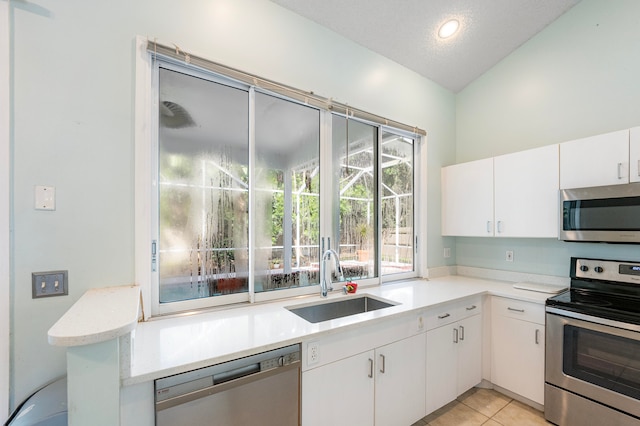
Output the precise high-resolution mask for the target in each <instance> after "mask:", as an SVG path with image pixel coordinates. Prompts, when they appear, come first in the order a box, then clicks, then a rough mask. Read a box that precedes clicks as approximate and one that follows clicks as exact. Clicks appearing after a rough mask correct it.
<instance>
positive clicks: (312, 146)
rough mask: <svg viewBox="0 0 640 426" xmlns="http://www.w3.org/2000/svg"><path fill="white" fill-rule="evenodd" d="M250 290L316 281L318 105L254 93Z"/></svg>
mask: <svg viewBox="0 0 640 426" xmlns="http://www.w3.org/2000/svg"><path fill="white" fill-rule="evenodd" d="M255 109H256V114H255V116H256V125H255V128H256V167H255V170H256V171H255V182H256V184H255V186H256V191H255V200H256V202H255V214H254V215H253V218H254V220H255V227H256V232H255V235H256V240H255V248H254V254H255V268H254V270H255V291H256V292H264V291H270V290H279V289H287V288H294V287H305V286H309V285H314V284H318V282H319V277H318V259H319V258H320V252H319V245H318V243H319V238H320V161H319V158H320V111H319V110H317V109H315V108H310V107H307V106H304V105H300V104H298V103H294V102H290V101H287V100H283V99H281V98H277V97H274V96H269V95H266V94H264V93H256V96H255Z"/></svg>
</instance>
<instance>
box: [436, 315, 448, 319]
mask: <svg viewBox="0 0 640 426" xmlns="http://www.w3.org/2000/svg"><path fill="white" fill-rule="evenodd" d="M450 316H451V314H444V315H438V319H445V318H449V317H450Z"/></svg>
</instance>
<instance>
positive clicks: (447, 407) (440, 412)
mask: <svg viewBox="0 0 640 426" xmlns="http://www.w3.org/2000/svg"><path fill="white" fill-rule="evenodd" d="M458 404H460V403H459V402H458V401H451V402H450V403H448V404H447V405H445V406H444V407H441V408H438V409H437V410H436V411H434V412H433V413H431V414H429V415H428V416H427V417H424V418H423V419H422V420H424V422H425V423H427V424H428V423H429V422H432V421H434V420H435V419H437V418H438V417H440V416H441V415H443V414H445V413H447V412H449V411H450V410H451V409H452V408H453V407H455V406H456V405H458Z"/></svg>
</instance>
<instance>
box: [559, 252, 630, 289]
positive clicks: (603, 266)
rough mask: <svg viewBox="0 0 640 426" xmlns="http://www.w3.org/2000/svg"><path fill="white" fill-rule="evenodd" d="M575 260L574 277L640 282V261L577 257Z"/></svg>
mask: <svg viewBox="0 0 640 426" xmlns="http://www.w3.org/2000/svg"><path fill="white" fill-rule="evenodd" d="M573 260H574V262H575V268H572V273H573V278H586V279H592V280H602V281H618V282H626V283H637V284H640V262H621V261H614V260H599V259H577V258H574V259H573Z"/></svg>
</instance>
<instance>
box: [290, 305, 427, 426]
mask: <svg viewBox="0 0 640 426" xmlns="http://www.w3.org/2000/svg"><path fill="white" fill-rule="evenodd" d="M423 327H424V321H423V319H422V317H421V316H420V315H418V317H417V318H412V319H410V320H409V319H408V320H400V321H397V322H396V324H395V325H392V326H387V325H382V326H380V325H378V326H375V327H367V328H365V329H357V330H351V331H349V332H345V333H340V334H337V335H334V336H331V337H328V338H326V339H322V340H320V341H318V342H313V344H314V345H317V351H318V354H319V362H317V363H309V359H308V356H306V355H305V353H304V349H305V347H307V345H308V344H303V357H302V358H303V371H302V423H303V424H304V425H305V426H307V425H311V426H313V425H323V426H324V425H345V426H346V425H349V426H351V425H366V426H371V425H375V426H386V425H398V424H407V425H410V424H413V423H414V422H416V421H417V420H419V419H421V418H422V417H424V416H425V414H426V411H425V376H426V371H425V370H426V365H425V351H426V333H424V330H423ZM417 331H418V332H417ZM372 346H373V347H372ZM364 348H366V349H364ZM363 349H364V350H363ZM354 352H357V353H355V354H354Z"/></svg>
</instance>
